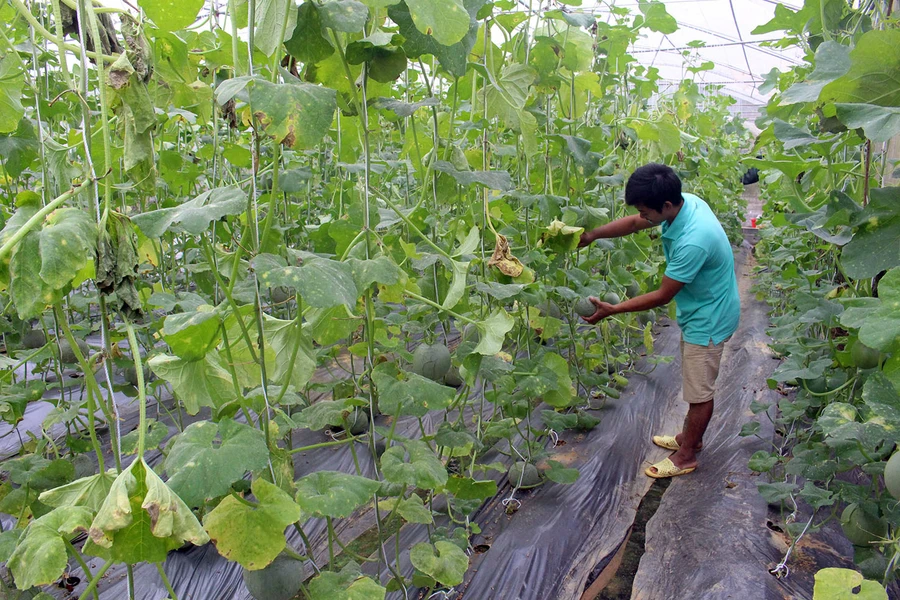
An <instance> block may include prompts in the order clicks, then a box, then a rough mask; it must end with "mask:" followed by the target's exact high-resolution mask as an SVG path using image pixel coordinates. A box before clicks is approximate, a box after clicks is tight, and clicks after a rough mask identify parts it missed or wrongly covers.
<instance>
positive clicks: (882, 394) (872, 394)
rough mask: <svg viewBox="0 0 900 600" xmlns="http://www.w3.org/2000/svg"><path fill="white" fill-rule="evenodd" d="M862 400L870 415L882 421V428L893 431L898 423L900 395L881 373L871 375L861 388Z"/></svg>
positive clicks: (899, 417)
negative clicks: (869, 410) (870, 411)
mask: <svg viewBox="0 0 900 600" xmlns="http://www.w3.org/2000/svg"><path fill="white" fill-rule="evenodd" d="M862 396H863V400H864V401H865V403H866V406H868V407H869V408H870V409H871V410H872V413H874V414H875V415H876V416H878V417H881V418H882V419H883V421H882V423H883V427H885V428H887V429H889V430H891V431H893V430H895V429H896V427H897V424H898V423H900V394H898V393H897V390H896V388H894V384H892V383H891V382H890V381H889V380H888V379H887V377H885V376H884V374H883V373H881V372H876V373H873V374H872V375H871V376H870V377H869V378H868V379H867V380H866V383H865V385H864V386H863V392H862Z"/></svg>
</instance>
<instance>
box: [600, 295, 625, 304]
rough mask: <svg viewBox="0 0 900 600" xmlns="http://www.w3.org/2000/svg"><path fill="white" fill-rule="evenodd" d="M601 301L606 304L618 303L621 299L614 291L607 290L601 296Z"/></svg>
mask: <svg viewBox="0 0 900 600" xmlns="http://www.w3.org/2000/svg"><path fill="white" fill-rule="evenodd" d="M603 301H604V302H606V303H607V304H618V303H619V302H621V301H622V299H621V298H619V295H618V294H617V293H615V292H607V294H606V295H605V296H603Z"/></svg>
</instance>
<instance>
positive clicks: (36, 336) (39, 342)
mask: <svg viewBox="0 0 900 600" xmlns="http://www.w3.org/2000/svg"><path fill="white" fill-rule="evenodd" d="M46 343H47V337H46V336H45V335H44V332H43V331H41V330H40V329H30V330H28V331H26V332H25V335H23V336H22V345H23V346H25V347H26V348H28V349H29V350H37V349H38V348H41V347H42V346H43V345H44V344H46Z"/></svg>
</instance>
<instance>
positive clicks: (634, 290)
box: [625, 281, 641, 298]
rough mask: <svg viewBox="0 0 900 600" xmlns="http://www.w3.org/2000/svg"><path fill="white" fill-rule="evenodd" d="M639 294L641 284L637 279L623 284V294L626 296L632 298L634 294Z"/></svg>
mask: <svg viewBox="0 0 900 600" xmlns="http://www.w3.org/2000/svg"><path fill="white" fill-rule="evenodd" d="M640 295H641V284H639V283H638V282H637V281H632V282H631V283H629V284H628V285H627V286H625V296H627V297H628V298H634V297H635V296H640Z"/></svg>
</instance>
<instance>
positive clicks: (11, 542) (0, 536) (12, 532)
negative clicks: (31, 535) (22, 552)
mask: <svg viewBox="0 0 900 600" xmlns="http://www.w3.org/2000/svg"><path fill="white" fill-rule="evenodd" d="M23 533H25V531H24V530H23V529H7V530H6V531H4V532H3V533H0V562H3V563H8V562H9V557H10V556H12V553H13V552H14V551H15V549H16V544H18V542H19V538H21V537H22V534H23Z"/></svg>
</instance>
